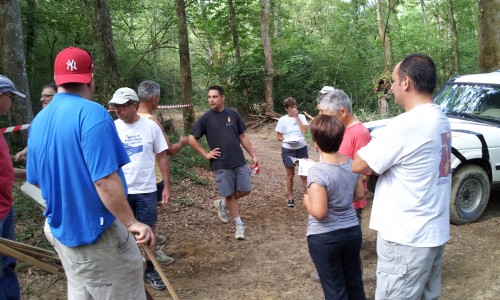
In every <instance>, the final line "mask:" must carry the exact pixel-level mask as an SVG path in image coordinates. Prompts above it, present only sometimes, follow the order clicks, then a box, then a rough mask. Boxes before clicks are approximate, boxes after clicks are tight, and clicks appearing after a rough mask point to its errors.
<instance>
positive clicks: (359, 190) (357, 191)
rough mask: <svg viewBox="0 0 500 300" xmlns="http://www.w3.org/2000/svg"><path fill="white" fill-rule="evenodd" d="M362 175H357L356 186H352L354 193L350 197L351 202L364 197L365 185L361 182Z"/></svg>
mask: <svg viewBox="0 0 500 300" xmlns="http://www.w3.org/2000/svg"><path fill="white" fill-rule="evenodd" d="M363 177H365V176H364V175H363V176H361V177H359V179H358V181H356V186H355V187H354V195H353V197H352V202H356V201H359V200H361V199H363V198H364V197H365V186H364V184H363Z"/></svg>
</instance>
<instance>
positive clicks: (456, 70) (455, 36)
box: [449, 0, 460, 75]
mask: <svg viewBox="0 0 500 300" xmlns="http://www.w3.org/2000/svg"><path fill="white" fill-rule="evenodd" d="M449 2H450V20H451V24H450V25H451V33H452V34H453V54H454V58H455V60H454V64H453V71H454V72H453V73H454V74H455V75H457V74H460V60H459V56H458V54H459V52H458V32H457V22H456V20H455V13H454V4H453V0H449Z"/></svg>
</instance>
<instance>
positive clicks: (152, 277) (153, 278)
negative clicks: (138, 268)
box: [144, 270, 166, 290]
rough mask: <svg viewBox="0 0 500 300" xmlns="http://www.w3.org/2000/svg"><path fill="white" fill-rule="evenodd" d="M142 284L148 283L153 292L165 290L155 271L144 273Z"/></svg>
mask: <svg viewBox="0 0 500 300" xmlns="http://www.w3.org/2000/svg"><path fill="white" fill-rule="evenodd" d="M144 282H146V283H147V282H149V284H150V285H151V286H152V287H153V288H154V289H155V290H164V289H165V288H166V286H165V283H164V282H163V280H162V279H161V277H160V274H158V272H156V270H153V271H150V272H146V273H144Z"/></svg>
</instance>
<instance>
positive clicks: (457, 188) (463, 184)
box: [450, 165, 490, 225]
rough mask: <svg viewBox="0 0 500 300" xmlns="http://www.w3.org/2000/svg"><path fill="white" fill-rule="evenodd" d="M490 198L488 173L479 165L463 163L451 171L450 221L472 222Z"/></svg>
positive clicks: (477, 217) (481, 212)
mask: <svg viewBox="0 0 500 300" xmlns="http://www.w3.org/2000/svg"><path fill="white" fill-rule="evenodd" d="M489 198H490V180H489V178H488V174H486V172H485V171H484V170H483V169H482V168H481V167H479V166H476V165H465V166H463V167H461V168H459V169H458V170H457V171H456V172H454V173H453V180H452V186H451V203H450V222H451V223H452V224H456V225H459V224H465V223H470V222H474V221H475V220H477V219H479V217H481V215H482V214H483V212H484V210H485V209H486V206H487V205H488V201H489Z"/></svg>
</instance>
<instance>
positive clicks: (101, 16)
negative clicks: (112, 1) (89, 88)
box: [93, 0, 120, 99]
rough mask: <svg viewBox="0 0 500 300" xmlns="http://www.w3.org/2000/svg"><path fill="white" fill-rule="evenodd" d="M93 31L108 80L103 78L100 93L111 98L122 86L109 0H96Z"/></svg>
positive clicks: (102, 67)
mask: <svg viewBox="0 0 500 300" xmlns="http://www.w3.org/2000/svg"><path fill="white" fill-rule="evenodd" d="M93 31H94V37H95V39H96V41H97V42H98V44H99V48H100V53H101V55H102V58H101V59H100V60H99V61H100V62H101V64H102V66H101V67H100V68H99V72H100V73H101V74H103V77H105V78H106V80H101V82H102V83H103V84H102V85H101V86H100V92H99V93H100V95H101V97H104V99H110V98H111V95H112V94H113V92H114V91H115V90H116V89H117V88H118V87H119V86H120V74H119V72H118V63H117V62H116V52H115V46H114V43H113V28H112V25H111V17H110V14H109V5H108V1H107V0H94V22H93Z"/></svg>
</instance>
